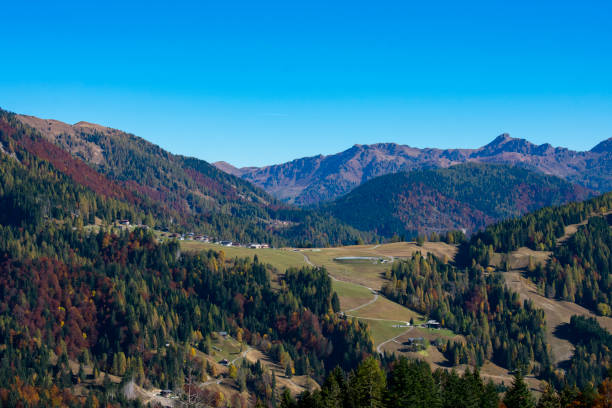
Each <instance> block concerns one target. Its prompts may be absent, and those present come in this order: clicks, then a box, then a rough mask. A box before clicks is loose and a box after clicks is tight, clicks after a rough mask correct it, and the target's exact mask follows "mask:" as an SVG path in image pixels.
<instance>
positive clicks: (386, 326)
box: [359, 319, 408, 348]
mask: <svg viewBox="0 0 612 408" xmlns="http://www.w3.org/2000/svg"><path fill="white" fill-rule="evenodd" d="M359 321H361V322H363V323H366V324H367V325H368V326H370V332H371V333H372V338H373V340H374V348H376V347H377V346H378V345H379V344H380V343H382V342H384V341H387V340H389V339H391V338H393V337H395V336H399V335H400V334H402V333H404V332H405V331H406V330H408V329H407V328H404V327H393V325H395V324H401V323H403V322H389V321H383V320H369V319H359Z"/></svg>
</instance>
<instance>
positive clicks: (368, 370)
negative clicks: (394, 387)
mask: <svg viewBox="0 0 612 408" xmlns="http://www.w3.org/2000/svg"><path fill="white" fill-rule="evenodd" d="M385 383H386V381H385V374H384V373H383V371H382V369H381V368H380V365H379V362H378V361H377V360H376V359H375V358H374V357H368V358H367V359H365V360H364V361H363V362H362V363H361V364H360V365H359V367H357V370H356V371H355V372H354V373H353V375H352V376H351V378H350V380H349V390H350V400H351V403H352V405H353V407H355V408H367V407H369V408H375V407H384V403H383V393H384V390H385Z"/></svg>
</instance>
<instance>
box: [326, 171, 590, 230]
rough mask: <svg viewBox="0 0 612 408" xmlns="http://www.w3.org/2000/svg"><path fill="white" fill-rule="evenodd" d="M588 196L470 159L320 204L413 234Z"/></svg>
mask: <svg viewBox="0 0 612 408" xmlns="http://www.w3.org/2000/svg"><path fill="white" fill-rule="evenodd" d="M588 195H589V191H588V190H586V189H584V188H582V187H579V186H576V185H572V184H570V183H568V182H566V181H564V180H562V179H560V178H557V177H554V176H545V175H542V174H540V173H535V172H533V171H529V170H526V169H524V168H520V167H511V166H507V165H491V164H477V163H471V164H462V165H456V166H452V167H449V168H447V169H436V170H418V171H413V172H410V173H396V174H389V175H385V176H381V177H377V178H375V179H373V180H370V181H368V182H366V183H364V184H363V185H361V186H359V187H357V188H356V189H355V190H353V191H351V192H350V193H348V194H347V195H345V196H344V197H341V198H339V199H337V200H336V201H334V202H332V203H330V204H326V205H323V206H322V208H324V209H325V210H326V211H328V212H329V214H331V215H333V216H334V217H337V218H338V219H340V220H342V221H344V222H346V223H348V224H350V225H352V226H354V227H355V228H358V229H362V230H370V231H374V232H375V233H377V234H380V235H383V236H392V235H394V234H397V235H412V236H414V235H416V233H417V232H423V233H430V232H441V231H446V230H453V229H465V230H466V231H468V232H473V231H476V230H478V229H480V228H482V227H484V226H485V225H487V224H490V223H492V222H494V221H496V220H500V219H505V218H509V217H514V216H518V215H521V214H524V213H526V212H529V211H532V210H534V209H537V208H540V207H544V206H548V205H554V204H561V203H565V202H568V201H574V200H581V199H584V198H586V197H587V196H588Z"/></svg>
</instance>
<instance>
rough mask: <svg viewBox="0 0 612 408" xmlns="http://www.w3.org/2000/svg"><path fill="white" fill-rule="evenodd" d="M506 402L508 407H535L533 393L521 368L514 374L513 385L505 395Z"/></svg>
mask: <svg viewBox="0 0 612 408" xmlns="http://www.w3.org/2000/svg"><path fill="white" fill-rule="evenodd" d="M504 404H505V405H506V407H507V408H535V401H534V398H533V395H532V394H531V391H529V388H528V387H527V384H526V383H525V380H524V378H523V374H522V373H521V372H520V370H519V371H517V373H516V374H515V375H514V380H513V381H512V386H511V387H510V389H509V390H508V391H507V392H506V395H505V396H504Z"/></svg>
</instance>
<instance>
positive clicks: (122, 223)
mask: <svg viewBox="0 0 612 408" xmlns="http://www.w3.org/2000/svg"><path fill="white" fill-rule="evenodd" d="M114 225H115V226H116V227H118V228H121V229H128V230H129V229H133V228H144V229H151V227H150V226H148V225H145V224H132V223H131V222H130V220H117V221H115V223H114ZM155 231H156V233H158V235H159V242H164V240H166V239H168V240H172V239H176V240H178V241H197V242H202V243H205V244H215V245H220V246H224V247H235V248H250V249H268V248H270V245H269V244H262V243H254V242H251V243H248V244H244V243H240V242H235V241H227V240H219V239H216V238H213V237H210V236H208V235H203V234H196V233H194V232H188V233H178V232H172V231H170V230H169V229H168V228H162V229H161V230H155Z"/></svg>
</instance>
